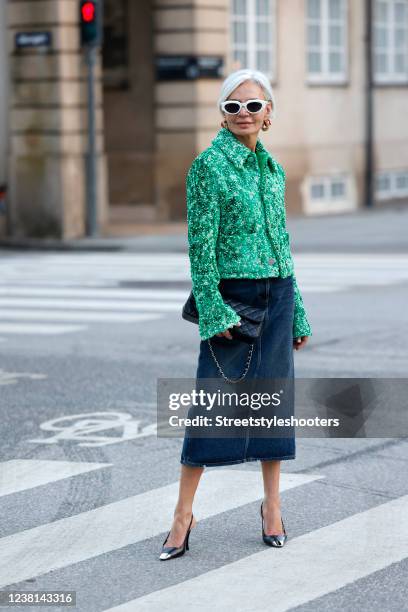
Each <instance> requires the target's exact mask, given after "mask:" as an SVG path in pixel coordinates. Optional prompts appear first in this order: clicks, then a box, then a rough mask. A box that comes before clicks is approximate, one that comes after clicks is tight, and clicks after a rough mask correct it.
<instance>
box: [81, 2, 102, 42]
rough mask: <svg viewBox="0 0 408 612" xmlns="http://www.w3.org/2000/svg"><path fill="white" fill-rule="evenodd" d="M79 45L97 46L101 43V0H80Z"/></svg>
mask: <svg viewBox="0 0 408 612" xmlns="http://www.w3.org/2000/svg"><path fill="white" fill-rule="evenodd" d="M80 24H81V45H82V46H83V47H98V46H100V45H101V44H102V0H81V2H80Z"/></svg>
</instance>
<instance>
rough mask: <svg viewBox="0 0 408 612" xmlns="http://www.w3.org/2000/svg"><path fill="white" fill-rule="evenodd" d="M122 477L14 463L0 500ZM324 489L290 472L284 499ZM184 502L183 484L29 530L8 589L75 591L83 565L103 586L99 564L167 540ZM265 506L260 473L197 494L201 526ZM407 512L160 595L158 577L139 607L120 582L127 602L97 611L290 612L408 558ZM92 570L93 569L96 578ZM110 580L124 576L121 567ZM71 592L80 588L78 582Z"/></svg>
mask: <svg viewBox="0 0 408 612" xmlns="http://www.w3.org/2000/svg"><path fill="white" fill-rule="evenodd" d="M112 468H113V466H112V464H110V463H92V462H91V463H90V462H87V463H86V462H74V461H72V462H70V461H59V460H32V459H29V460H25V459H24V460H12V461H5V462H3V463H0V498H4V497H6V496H8V499H9V500H10V499H11V500H12V499H13V495H14V494H20V495H21V494H22V493H24V491H27V490H33V489H36V488H37V487H42V486H45V485H48V486H51V487H55V489H56V494H58V486H59V484H60V482H61V483H64V482H65V483H66V482H67V481H68V480H70V479H80V478H82V477H84V475H86V474H88V473H90V472H93V471H94V472H95V471H107V470H108V471H109V470H111V469H112ZM319 481H320V482H321V483H323V484H324V482H325V476H324V474H320V473H316V474H311V473H305V474H296V473H292V474H290V473H282V474H281V483H280V488H281V491H282V494H283V499H284V495H285V492H287V491H290V490H292V489H296V488H299V490H300V489H304V488H305V487H308V486H311V485H313V484H315V483H319ZM177 493H178V482H173V483H171V484H167V485H164V486H160V487H158V488H153V489H149V490H146V491H145V492H142V493H140V494H138V495H132V496H130V497H126V498H122V499H119V500H118V501H113V502H110V503H106V504H104V505H98V507H96V508H93V509H91V510H87V511H85V512H79V513H75V509H73V513H72V514H70V515H69V516H65V517H64V518H60V519H58V520H52V521H51V522H48V523H47V522H44V523H41V521H40V522H39V524H37V525H35V526H31V527H30V528H28V529H24V530H22V531H16V532H15V533H11V534H9V535H6V536H4V537H2V538H0V588H1V589H2V590H7V587H9V588H10V587H11V586H12V587H13V589H16V588H17V585H19V584H20V583H23V581H26V580H33V579H37V578H39V577H45V578H47V576H48V579H49V580H50V581H51V582H52V585H53V589H54V590H56V589H58V583H59V576H61V579H60V580H61V583H64V584H66V574H64V573H63V572H64V571H66V570H67V569H68V568H70V567H71V566H74V564H78V563H81V564H82V565H81V568H82V569H81V572H82V573H84V574H85V575H86V576H87V579H88V580H92V579H93V580H95V584H97V576H94V575H92V571H94V570H95V566H93V567H92V560H93V559H95V558H97V557H98V558H101V557H103V556H104V555H108V554H109V553H112V552H113V551H119V550H120V549H122V550H124V549H125V548H126V547H130V546H132V545H135V544H137V543H142V542H145V541H148V540H149V539H151V538H154V537H156V536H159V535H160V536H161V537H160V542H161V541H162V536H163V534H164V533H165V532H166V531H167V529H168V527H169V524H170V523H171V519H172V512H173V508H174V503H175V501H176V499H177ZM306 495H307V493H306ZM322 495H323V493H322ZM260 497H261V476H260V473H259V472H258V471H254V470H247V469H235V468H233V469H230V468H217V469H212V470H206V471H205V472H204V474H203V476H202V478H201V482H200V486H199V488H198V491H197V494H196V499H195V506H194V508H195V515H196V517H197V518H198V520H199V522H201V521H205V520H206V519H211V518H214V517H217V516H220V515H222V514H223V513H229V512H235V517H236V516H237V514H236V512H237V511H240V509H243V508H244V507H245V506H246V505H247V504H251V503H253V502H259V501H260ZM8 507H12V504H10V505H9V506H8ZM407 512H408V495H405V496H401V497H398V498H394V499H392V500H391V501H389V500H387V501H386V502H385V503H378V504H375V505H373V506H372V507H369V508H368V509H364V510H362V511H360V512H357V513H356V514H351V515H350V516H347V517H346V518H343V519H342V520H338V521H335V522H333V523H331V524H326V525H324V526H322V527H320V528H317V529H315V530H312V531H310V532H307V533H303V534H302V535H299V536H297V537H292V538H290V539H289V540H288V542H287V544H286V546H285V547H284V548H283V549H282V550H279V551H276V550H271V549H269V548H268V549H262V550H261V551H260V552H255V553H253V554H249V555H245V554H244V553H243V554H242V555H241V558H239V559H238V560H233V561H232V562H223V563H219V562H217V561H216V562H215V563H214V567H213V569H210V570H202V571H200V570H199V571H198V572H195V573H194V575H193V577H190V578H187V579H186V578H185V577H184V576H183V571H181V572H178V573H176V575H175V577H174V578H173V580H172V584H171V586H165V587H164V588H160V578H159V574H157V580H158V581H155V582H154V587H153V588H151V589H150V590H149V592H148V593H147V594H145V595H142V596H141V597H138V598H136V599H130V600H129V601H128V600H127V599H126V593H123V591H121V590H120V587H118V592H117V593H116V592H115V584H116V581H115V580H114V579H112V580H111V581H110V584H111V586H110V588H111V590H112V591H113V593H114V595H115V598H114V599H115V600H116V601H120V602H121V603H119V604H118V605H115V606H114V607H106V605H103V601H98V593H97V592H96V591H95V593H94V594H93V601H92V610H101V611H102V610H106V612H108V611H109V612H113V611H114V612H144V611H149V612H150V611H152V612H154V611H156V610H157V611H159V610H160V611H161V610H163V609H164V610H165V609H174V608H169V607H168V602H177V609H178V610H181V611H183V612H184V610H194V611H196V610H197V611H200V612H201V611H202V612H207V610H209V609H212V607H213V606H214V602H216V608H217V609H219V610H221V611H222V612H228V611H229V610H235V611H236V612H253V611H259V612H261V611H263V610H269V609H273V610H277V611H282V612H283V611H284V610H290V609H292V608H295V607H296V606H299V605H301V604H304V603H308V602H313V600H314V599H316V598H318V597H321V596H323V595H325V594H328V593H332V592H334V591H335V590H337V589H340V588H342V587H343V586H345V585H349V584H352V583H354V582H355V581H357V580H359V579H361V578H363V577H365V576H369V575H370V574H373V573H374V572H377V571H379V570H381V569H384V568H387V567H389V566H390V565H391V564H394V563H398V562H400V561H402V560H404V559H406V558H407V556H408V522H407V521H406V519H405V517H406V516H407ZM38 517H41V514H40V515H37V520H39V518H38ZM2 520H3V521H6V520H7V516H4V514H3V516H2ZM235 520H236V519H235ZM159 546H160V544H156V543H154V546H152V547H151V548H150V552H149V554H150V555H151V558H149V559H145V561H144V563H146V564H147V565H149V566H150V571H154V566H153V565H152V564H153V563H154V561H156V562H157V564H158V565H160V568H162V567H163V566H162V565H161V563H160V561H158V560H157V555H158V551H159ZM153 549H154V550H153ZM130 550H131V549H130ZM190 555H191V552H190ZM186 559H187V557H185V559H184V560H186ZM180 562H181V563H183V561H182V560H180ZM170 563H173V562H170ZM174 563H177V562H174ZM87 564H90V565H89V569H88V565H87ZM173 567H174V566H173ZM168 568H169V566H168V565H167V569H168ZM110 574H111V575H112V576H113V575H114V568H112V569H111V570H110ZM288 581H289V582H290V585H291V586H290V588H289V587H288ZM71 587H72V588H74V587H75V585H72V583H71ZM78 599H81V600H82V607H81V606H80V607H79V609H80V610H81V612H82V611H84V612H85V610H86V611H87V610H90V609H91V607H90V603H89V602H86V601H85V602H84V600H83V597H81V598H78ZM271 602H273V608H271V607H270V606H271ZM316 609H317V608H316ZM390 609H391V608H390Z"/></svg>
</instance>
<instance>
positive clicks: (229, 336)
mask: <svg viewBox="0 0 408 612" xmlns="http://www.w3.org/2000/svg"><path fill="white" fill-rule="evenodd" d="M234 325H237V326H238V327H239V326H240V325H241V322H240V321H238V323H234ZM234 325H231V326H230V327H228V328H227V329H226V330H225V331H223V332H220V333H219V334H215V335H216V336H224V337H225V338H228V340H232V336H231V332H229V331H228V330H229V329H231V327H234Z"/></svg>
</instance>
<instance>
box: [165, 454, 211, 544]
mask: <svg viewBox="0 0 408 612" xmlns="http://www.w3.org/2000/svg"><path fill="white" fill-rule="evenodd" d="M203 471H204V468H203V467H194V466H192V465H184V464H182V465H181V475H180V483H179V496H178V500H177V504H176V507H175V510H174V520H173V524H172V527H171V530H170V535H169V537H168V540H167V542H166V546H177V547H179V546H181V545H182V544H183V541H184V538H185V536H186V533H187V529H188V526H189V524H190V520H191V513H192V511H193V501H194V495H195V492H196V490H197V487H198V483H199V482H200V478H201V474H202V473H203ZM196 522H197V521H196V520H195V517H194V519H193V523H192V525H191V526H192V527H194V526H195V524H196Z"/></svg>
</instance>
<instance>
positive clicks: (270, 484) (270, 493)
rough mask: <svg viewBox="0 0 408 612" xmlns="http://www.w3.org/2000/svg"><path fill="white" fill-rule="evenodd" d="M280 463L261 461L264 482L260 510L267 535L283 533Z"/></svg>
mask: <svg viewBox="0 0 408 612" xmlns="http://www.w3.org/2000/svg"><path fill="white" fill-rule="evenodd" d="M280 463H281V462H280V461H261V464H262V476H263V484H264V500H263V505H262V511H263V516H264V521H265V533H266V534H267V535H278V534H281V533H283V530H282V522H281V510H280V496H279V476H280Z"/></svg>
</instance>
